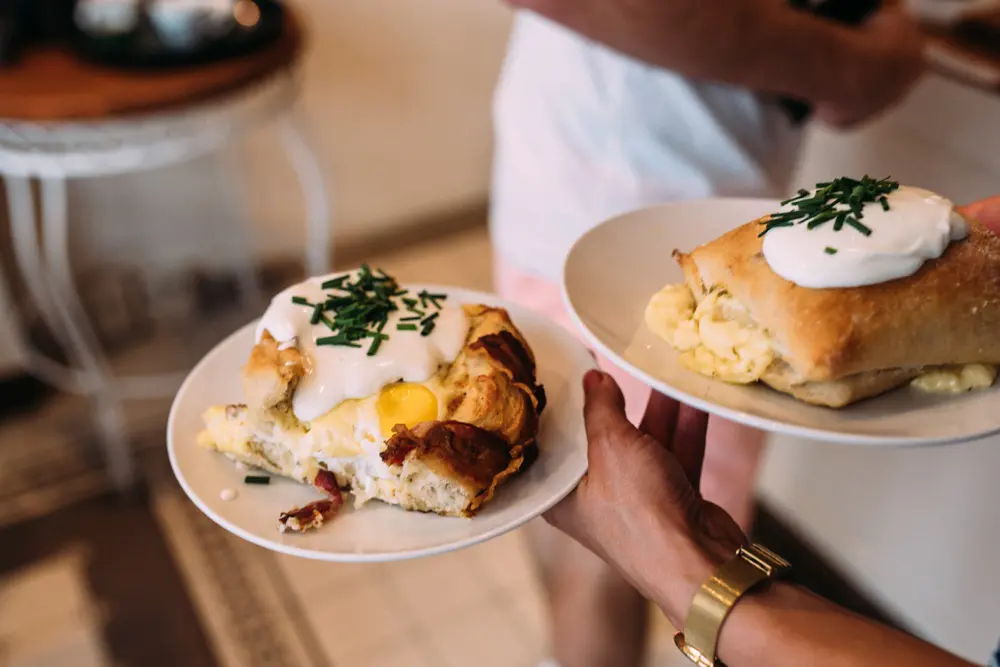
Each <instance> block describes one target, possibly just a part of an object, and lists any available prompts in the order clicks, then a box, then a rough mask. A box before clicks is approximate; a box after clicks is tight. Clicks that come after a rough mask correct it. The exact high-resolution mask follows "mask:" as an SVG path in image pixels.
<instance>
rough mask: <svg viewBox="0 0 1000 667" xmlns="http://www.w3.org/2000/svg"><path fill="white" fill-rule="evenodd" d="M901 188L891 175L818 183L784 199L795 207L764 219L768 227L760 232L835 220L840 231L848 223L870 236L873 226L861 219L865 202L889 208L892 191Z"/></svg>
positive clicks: (839, 179) (786, 203)
mask: <svg viewBox="0 0 1000 667" xmlns="http://www.w3.org/2000/svg"><path fill="white" fill-rule="evenodd" d="M898 189H899V183H898V182H896V181H891V180H889V179H888V178H883V179H881V180H877V179H874V178H871V177H870V176H864V177H862V178H861V179H855V178H846V177H845V178H838V179H836V180H833V181H827V182H824V183H817V184H816V190H815V191H814V192H809V191H808V190H799V191H798V195H797V196H795V197H792V198H791V199H786V200H785V201H783V202H781V205H782V206H791V207H792V208H791V210H787V211H780V212H778V213H775V214H774V215H771V216H770V217H767V218H764V219H762V220H761V223H760V224H761V225H763V226H764V229H763V230H762V231H761V232H760V234H758V236H764V235H765V234H767V232H769V231H771V230H772V229H775V228H776V227H789V226H792V225H793V224H805V225H806V228H807V229H816V228H817V227H819V226H820V225H822V224H824V223H825V222H828V221H830V220H833V221H834V223H833V230H834V231H835V232H839V231H840V230H842V229H843V227H844V225H845V224H846V225H847V226H849V227H851V228H852V229H854V230H856V231H858V232H860V233H862V234H864V235H865V236H870V235H871V233H872V229H871V228H870V227H868V226H867V225H865V224H864V223H862V222H861V219H862V218H864V206H865V204H874V203H878V204H880V205H881V206H882V209H883V210H885V211H888V210H889V208H890V203H889V199H888V195H889V194H891V193H893V192H895V191H896V190H898Z"/></svg>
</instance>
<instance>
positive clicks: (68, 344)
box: [4, 176, 94, 393]
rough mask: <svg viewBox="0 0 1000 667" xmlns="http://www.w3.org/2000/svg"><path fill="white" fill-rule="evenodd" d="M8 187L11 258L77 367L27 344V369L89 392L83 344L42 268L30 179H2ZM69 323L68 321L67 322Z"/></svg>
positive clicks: (60, 384)
mask: <svg viewBox="0 0 1000 667" xmlns="http://www.w3.org/2000/svg"><path fill="white" fill-rule="evenodd" d="M4 182H5V184H6V190H7V207H8V212H9V214H10V227H11V237H12V241H13V249H14V259H15V261H16V262H17V266H18V270H19V271H20V272H21V276H22V277H23V278H24V282H25V287H26V289H27V290H28V295H29V296H30V297H31V299H32V300H33V301H34V303H35V304H36V305H37V307H38V309H39V311H40V313H41V316H42V319H43V320H44V321H45V324H46V325H47V326H48V327H49V329H50V330H51V331H52V334H53V335H54V336H55V337H56V339H57V340H58V341H59V343H60V344H61V345H62V347H63V349H65V351H66V353H67V354H68V355H69V356H70V358H71V359H72V361H73V364H74V366H76V368H67V367H65V366H63V365H61V364H58V363H56V362H55V361H52V360H51V359H48V358H46V357H44V356H42V355H40V354H39V353H37V352H36V351H35V350H33V349H32V348H31V346H28V345H26V346H25V349H26V351H27V355H28V365H29V368H28V370H29V371H31V372H32V373H35V374H37V375H38V376H39V377H41V378H42V379H44V380H45V381H47V382H49V383H51V384H52V385H53V386H55V387H58V388H60V389H62V390H64V391H68V392H80V393H86V392H89V391H90V389H91V388H92V384H91V383H92V382H93V380H94V378H93V377H92V376H91V375H88V374H86V373H85V372H84V371H82V370H81V369H80V360H79V358H78V355H77V349H78V347H80V346H81V345H82V343H83V341H82V339H80V338H75V337H74V336H75V334H76V330H75V329H74V328H73V327H72V326H70V327H67V326H66V324H67V316H66V311H65V309H63V308H61V307H60V306H59V295H58V294H57V293H55V292H54V289H53V284H52V282H51V281H50V280H49V277H48V274H47V272H46V270H45V264H44V262H43V260H42V256H41V253H40V251H39V241H38V229H37V219H36V216H35V202H34V196H33V195H32V192H31V181H30V180H29V179H28V178H25V177H21V176H7V177H6V178H5V179H4ZM70 324H71V323H70Z"/></svg>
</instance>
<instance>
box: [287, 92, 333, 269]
mask: <svg viewBox="0 0 1000 667" xmlns="http://www.w3.org/2000/svg"><path fill="white" fill-rule="evenodd" d="M278 131H279V134H280V136H281V143H282V145H283V146H284V148H285V152H286V153H287V154H288V159H289V161H290V162H291V163H292V167H293V168H294V169H295V173H296V174H297V175H298V177H299V184H300V185H301V187H302V194H303V196H304V197H305V202H306V258H305V267H306V274H307V275H310V276H318V275H322V274H324V273H329V272H330V257H332V256H333V238H332V234H331V224H332V221H331V219H330V212H331V204H330V198H329V196H328V192H327V184H328V180H327V178H326V170H325V169H324V167H323V164H322V162H321V161H320V158H319V156H318V155H317V154H316V151H314V150H313V148H312V142H311V141H310V139H309V131H308V128H307V126H306V122H305V120H304V119H303V118H302V116H301V115H300V113H299V112H297V111H296V110H294V109H293V110H292V111H289V112H288V113H286V114H285V115H284V116H282V117H281V119H280V120H279V121H278Z"/></svg>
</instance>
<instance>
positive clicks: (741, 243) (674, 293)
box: [646, 218, 1000, 407]
mask: <svg viewBox="0 0 1000 667" xmlns="http://www.w3.org/2000/svg"><path fill="white" fill-rule="evenodd" d="M766 223H767V219H766V218H765V219H762V220H757V221H753V222H749V223H747V224H745V225H742V226H740V227H738V228H736V229H734V230H732V231H730V232H728V233H726V234H724V235H723V236H721V237H719V238H718V239H716V240H714V241H712V242H710V243H707V244H705V245H703V246H701V247H698V248H695V249H694V250H692V251H691V252H690V253H683V252H680V251H676V250H675V251H674V257H675V258H676V260H677V262H678V263H679V264H680V266H681V269H682V270H683V272H684V278H685V285H684V286H668V287H667V288H665V289H664V290H663V291H662V292H661V293H659V294H658V295H656V296H655V297H654V298H653V300H652V301H651V302H650V305H649V307H648V309H647V313H646V322H647V324H648V325H649V327H650V328H651V329H653V331H654V332H657V333H659V334H660V335H661V336H663V337H665V338H667V339H668V340H669V341H670V342H671V343H672V344H674V346H675V347H677V348H678V349H679V350H680V351H681V355H682V360H683V361H684V363H685V365H687V366H688V367H690V368H692V369H694V370H697V371H699V372H702V373H705V374H707V375H712V376H715V377H719V378H720V379H723V380H726V381H729V382H735V383H749V382H754V381H758V380H759V381H762V382H764V383H766V384H768V385H770V386H771V387H773V388H775V389H777V390H779V391H782V392H785V393H788V394H791V395H793V396H795V397H796V398H798V399H800V400H802V401H805V402H807V403H813V404H817V405H824V406H829V407H843V406H845V405H848V404H850V403H852V402H854V401H857V400H860V399H862V398H866V397H869V396H874V395H877V394H881V393H883V392H885V391H888V390H890V389H893V388H895V387H898V386H900V385H903V384H906V383H908V382H910V381H912V380H914V379H915V378H921V377H922V376H925V375H927V376H928V377H929V378H930V379H929V380H927V382H930V381H931V380H933V381H934V382H936V383H937V385H938V388H939V389H941V388H943V389H950V390H952V391H957V390H960V389H969V388H977V387H983V386H989V385H990V384H992V382H993V380H994V378H995V369H994V368H992V365H994V364H998V363H1000V336H998V335H997V331H1000V239H998V238H997V237H996V236H995V235H994V234H993V233H992V232H990V231H989V230H988V229H986V228H985V227H984V226H983V225H982V224H980V223H979V222H977V221H975V220H967V221H966V224H967V227H968V234H967V236H966V237H965V238H964V239H961V240H957V241H954V242H952V243H950V244H949V245H948V246H947V249H946V250H944V252H943V254H942V255H941V256H940V257H939V258H937V259H932V260H930V261H926V262H925V263H923V265H922V266H921V267H920V268H919V269H918V270H916V272H915V273H913V274H912V275H909V276H906V277H902V278H899V279H893V280H888V281H884V282H878V283H876V284H869V285H864V286H858V287H841V288H828V289H816V288H807V287H802V286H800V285H798V284H795V283H793V282H791V281H789V280H786V279H785V278H783V277H781V276H779V275H778V274H777V273H776V272H775V271H774V270H773V269H772V267H771V265H770V264H769V262H768V261H767V259H766V258H765V255H764V252H763V240H762V238H761V237H762V232H761V230H762V225H765V224H766ZM806 233H808V232H806ZM841 233H842V234H843V233H846V232H841ZM875 233H878V230H876V232H875ZM835 238H839V237H835ZM847 238H851V237H847ZM827 250H828V252H829V253H830V254H833V253H835V252H836V250H835V249H832V248H828V249H827ZM841 252H843V250H842V251H841ZM811 261H815V262H820V261H822V258H821V257H820V258H817V259H815V260H811ZM963 365H972V366H970V367H967V368H964V369H963V368H961V366H963ZM928 374H930V375H928ZM918 382H920V380H918ZM929 388H930V389H932V390H933V389H934V387H929Z"/></svg>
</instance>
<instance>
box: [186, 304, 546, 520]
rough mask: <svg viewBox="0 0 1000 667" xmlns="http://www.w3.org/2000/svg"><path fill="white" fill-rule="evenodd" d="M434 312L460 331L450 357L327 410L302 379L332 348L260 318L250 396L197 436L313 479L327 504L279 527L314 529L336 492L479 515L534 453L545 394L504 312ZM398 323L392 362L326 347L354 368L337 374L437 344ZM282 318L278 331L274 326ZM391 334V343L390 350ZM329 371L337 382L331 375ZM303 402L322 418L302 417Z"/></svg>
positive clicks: (281, 471)
mask: <svg viewBox="0 0 1000 667" xmlns="http://www.w3.org/2000/svg"><path fill="white" fill-rule="evenodd" d="M278 298H282V297H281V295H279V297H276V299H278ZM411 307H412V306H411ZM428 309H430V308H429V306H428ZM413 310H414V311H417V312H420V317H424V318H425V319H424V321H425V322H426V321H432V320H433V318H434V317H435V316H434V315H433V313H432V314H431V315H427V313H426V312H423V311H422V310H420V307H419V306H417V307H413ZM430 310H432V309H430ZM440 313H441V317H440V319H438V320H437V321H439V322H445V321H446V320H447V321H448V322H450V324H449V325H448V326H453V327H455V332H456V333H457V335H460V336H461V339H460V340H458V341H457V342H458V345H457V348H458V350H457V354H455V355H454V357H453V358H452V359H447V357H448V356H449V355H448V354H447V353H443V354H444V356H443V357H442V358H441V362H440V363H437V364H434V363H432V362H433V360H434V359H435V358H436V357H429V358H428V359H422V360H421V361H420V363H418V364H417V366H416V368H420V367H421V365H420V364H429V366H428V367H429V368H431V369H432V371H431V375H430V376H428V377H423V378H422V379H420V380H415V379H410V380H409V381H401V380H399V378H398V377H395V378H394V379H393V380H391V381H389V382H387V383H385V384H384V385H381V386H379V387H378V388H377V390H375V391H374V392H373V393H371V394H370V395H367V396H363V397H357V398H355V397H351V398H348V399H345V400H336V399H332V400H334V401H335V405H333V407H332V408H331V409H329V410H323V409H322V407H325V406H323V405H322V400H325V399H324V397H326V396H327V395H328V393H329V391H328V387H319V388H318V387H317V385H316V382H313V385H311V386H307V385H306V384H305V383H307V382H310V381H315V380H316V378H315V377H313V376H314V375H315V374H316V372H317V371H316V368H315V364H316V360H317V359H320V361H323V359H322V358H321V357H320V355H321V354H324V353H327V352H328V351H327V350H323V349H322V348H320V347H316V348H314V349H313V350H312V353H311V354H310V353H309V352H307V351H304V350H303V349H301V348H302V347H303V346H302V345H301V344H299V345H290V344H289V343H288V342H287V341H286V342H279V341H278V340H276V339H275V337H274V336H273V335H271V332H270V331H269V330H268V329H267V328H266V326H263V325H262V330H261V332H260V336H259V341H258V342H257V344H256V345H255V346H254V348H253V350H252V352H251V354H250V358H249V360H248V362H247V364H246V366H245V368H244V373H243V380H244V391H245V396H246V403H245V404H242V405H229V406H217V407H213V408H210V409H209V410H208V411H207V412H206V413H205V423H206V429H205V431H204V432H203V434H202V436H201V439H200V442H201V444H202V445H204V446H206V447H208V448H211V449H215V450H217V451H220V452H222V453H224V454H226V455H227V456H229V457H230V458H233V459H235V460H238V461H242V462H244V463H246V464H249V465H252V466H256V467H259V468H263V469H265V470H268V471H270V472H272V473H274V474H277V475H282V476H287V477H291V478H293V479H296V480H298V481H300V482H303V483H306V484H311V485H315V486H317V487H318V488H320V489H322V490H324V491H326V492H327V493H328V495H329V496H330V498H331V499H333V500H334V502H333V503H332V504H331V503H330V502H328V501H319V503H318V504H314V505H315V506H309V507H306V508H299V509H296V510H293V511H290V512H287V513H285V514H283V515H282V517H281V523H280V527H281V528H282V530H295V531H299V530H306V529H309V528H313V527H316V526H318V525H320V524H321V523H322V521H323V520H324V519H325V518H329V516H331V515H332V514H333V513H335V512H336V509H337V508H338V507H339V494H340V491H345V492H349V493H351V494H353V495H354V499H355V504H356V505H360V504H363V503H365V502H367V501H369V500H372V499H376V500H381V501H384V502H387V503H391V504H395V505H399V506H401V507H403V508H404V509H410V510H418V511H425V512H436V513H438V514H442V515H449V516H471V515H473V514H475V513H476V511H478V510H479V509H480V508H481V507H482V506H483V504H484V503H486V502H488V501H489V500H490V499H491V498H492V497H493V495H494V494H495V493H496V490H497V488H498V487H499V486H500V485H501V484H502V483H503V482H504V481H505V480H507V479H508V478H510V477H511V476H513V475H515V474H517V473H518V472H519V471H521V470H523V469H524V468H525V467H526V466H527V465H528V464H530V463H531V462H532V461H533V460H534V458H535V457H536V443H535V436H536V434H537V432H538V420H539V416H540V415H541V413H542V411H543V410H544V408H545V392H544V390H543V388H542V387H541V386H540V385H539V384H538V382H537V379H536V369H535V359H534V356H533V354H532V352H531V349H530V347H529V346H528V343H527V342H526V341H525V339H524V337H523V336H522V334H521V333H520V332H519V331H518V329H517V328H516V327H515V325H514V323H513V322H512V321H511V319H510V316H509V314H508V313H507V311H505V310H503V309H501V308H492V307H489V306H484V305H466V306H461V307H458V306H456V307H454V308H452V309H451V310H450V311H446V310H443V309H442V310H440ZM402 315H406V313H405V312H403V313H398V312H396V313H393V317H395V318H397V319H401V316H402ZM414 317H417V316H414ZM428 318H430V319H428ZM314 319H316V318H314ZM410 319H413V318H410ZM269 321H270V322H272V323H274V322H275V321H276V320H274V319H272V320H268V318H267V317H265V320H264V324H265V325H266V324H267V323H268V322H269ZM405 324H406V322H405V321H401V322H400V323H399V324H397V325H395V326H396V327H397V328H398V330H399V333H398V334H397V333H392V334H391V335H392V336H393V338H392V339H389V340H388V342H387V343H384V344H383V345H384V346H383V349H386V347H388V348H389V349H388V351H387V352H386V359H387V360H388V361H385V360H382V359H380V357H379V354H378V353H375V354H368V355H366V354H365V351H364V348H361V349H357V350H352V349H343V350H342V349H336V350H333V353H334V354H339V355H346V356H342V357H337V359H340V360H348V361H349V362H350V363H351V364H354V366H344V368H345V369H346V370H343V371H342V372H343V373H356V374H358V375H359V376H360V375H363V373H364V371H365V369H366V368H367V367H368V365H370V364H375V363H376V362H377V363H378V364H380V365H377V366H376V368H379V369H381V368H383V367H384V366H385V365H386V364H391V363H395V361H397V359H396V357H400V355H402V356H403V357H405V356H406V355H407V354H430V352H429V350H430V351H433V350H434V349H436V348H435V345H434V344H432V343H431V342H430V341H431V337H429V336H428V333H429V332H426V333H423V334H422V335H423V337H421V332H417V331H413V332H412V333H411V331H406V330H405V329H409V327H406V326H405ZM279 325H280V322H278V324H275V325H274V326H273V328H275V329H278V330H280V329H281V326H279ZM390 326H392V325H391V323H390ZM442 326H444V325H442ZM384 329H385V330H386V331H392V330H393V329H390V327H389V326H386V327H384ZM425 330H426V327H425ZM404 336H412V338H403V337H404ZM396 340H398V341H399V344H398V345H397V348H391V347H390V346H391V345H392V343H393V342H395V341H396ZM406 346H408V347H406ZM342 347H347V346H346V345H345V346H342ZM444 348H447V341H446V342H445V344H444ZM444 348H442V349H444ZM352 355H353V356H352ZM394 355H395V356H394ZM314 357H315V358H314ZM398 361H399V363H400V364H401V365H397V367H398V368H400V369H402V370H400V371H399V372H400V373H401V374H402V373H404V372H410V371H409V370H408V369H409V368H410V367H409V366H407V363H408V361H407V359H405V358H401V359H398ZM344 363H347V362H344ZM352 369H354V370H352ZM390 374H391V371H390ZM330 378H332V379H331V381H332V382H335V381H338V380H343V379H344V378H343V377H342V376H339V375H338V374H336V373H333V374H331V375H330V377H329V378H328V379H330ZM376 379H377V378H376ZM348 384H349V385H350V382H348ZM351 386H354V385H351ZM359 386H363V385H357V386H354V390H355V393H357V391H359V390H358V389H357V387H359ZM307 392H311V394H309V395H307ZM297 398H298V399H301V400H300V401H298V402H297ZM306 399H308V400H306ZM317 406H321V407H319V408H317ZM310 409H318V410H319V411H320V412H321V414H318V415H316V416H315V417H314V418H313V419H303V418H302V415H303V413H304V412H308V410H310Z"/></svg>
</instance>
